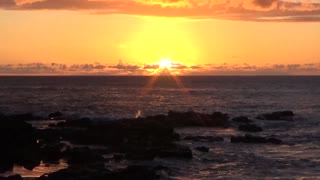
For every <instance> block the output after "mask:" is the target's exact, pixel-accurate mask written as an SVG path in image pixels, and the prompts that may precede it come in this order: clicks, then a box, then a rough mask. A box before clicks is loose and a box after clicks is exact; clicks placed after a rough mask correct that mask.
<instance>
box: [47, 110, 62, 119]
mask: <svg viewBox="0 0 320 180" xmlns="http://www.w3.org/2000/svg"><path fill="white" fill-rule="evenodd" d="M61 116H63V114H62V112H60V111H57V112H52V113H50V114H49V115H48V118H50V119H59V118H61Z"/></svg>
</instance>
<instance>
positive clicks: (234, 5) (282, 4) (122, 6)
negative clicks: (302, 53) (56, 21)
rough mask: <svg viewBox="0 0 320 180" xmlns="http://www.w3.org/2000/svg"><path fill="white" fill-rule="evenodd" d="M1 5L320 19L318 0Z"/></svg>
mask: <svg viewBox="0 0 320 180" xmlns="http://www.w3.org/2000/svg"><path fill="white" fill-rule="evenodd" d="M0 8H2V9H6V10H42V9H48V10H50V9H51V10H75V11H80V10H82V11H83V10H86V11H90V12H91V13H95V14H133V15H148V16H165V17H185V18H207V19H208V18H209V19H228V20H248V21H320V1H318V0H313V1H310V0H300V1H284V0H0Z"/></svg>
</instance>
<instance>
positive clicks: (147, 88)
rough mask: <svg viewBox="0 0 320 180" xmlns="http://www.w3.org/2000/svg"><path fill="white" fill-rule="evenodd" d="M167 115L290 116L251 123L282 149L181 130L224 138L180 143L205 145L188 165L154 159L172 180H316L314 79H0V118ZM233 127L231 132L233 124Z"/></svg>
mask: <svg viewBox="0 0 320 180" xmlns="http://www.w3.org/2000/svg"><path fill="white" fill-rule="evenodd" d="M169 110H174V111H189V110H193V111H196V112H203V113H212V112H215V111H221V112H223V113H228V114H229V115H230V117H231V118H232V117H236V116H240V115H246V116H248V117H250V118H252V119H254V118H255V117H256V116H257V115H259V114H262V113H269V112H273V111H282V110H292V111H293V112H294V113H295V114H296V116H295V121H294V122H286V121H275V122H270V121H263V120H255V123H256V124H258V125H260V126H261V127H263V128H264V131H262V132H260V133H256V135H261V136H274V137H276V138H279V139H281V140H283V141H284V142H285V144H283V145H261V144H260V145H256V144H233V143H230V142H229V139H230V136H231V135H240V134H243V133H242V132H239V131H237V130H236V127H235V128H229V129H212V128H183V129H177V130H176V131H177V132H179V134H180V135H181V136H182V137H184V136H188V135H208V136H223V137H224V138H225V141H224V142H192V141H185V140H183V141H181V142H180V143H182V144H185V145H188V146H190V147H192V148H194V147H197V146H207V147H209V148H210V151H209V153H201V152H197V151H193V153H194V158H193V159H192V160H189V161H183V160H166V159H158V160H156V162H157V163H160V164H164V165H166V166H168V167H170V168H171V169H172V172H171V174H170V177H171V178H174V179H320V76H208V77H207V76H192V77H189V76H178V77H172V76H143V77H142V76H107V77H100V76H99V77H97V76H91V77H81V76H70V77H0V113H4V114H17V113H26V112H31V113H34V114H35V115H37V116H40V117H42V118H43V119H48V114H49V113H51V112H56V111H60V112H62V113H63V114H64V115H65V118H68V119H72V118H74V119H77V118H83V117H89V118H91V119H94V120H116V119H119V118H126V117H127V118H128V117H129V118H133V117H136V116H149V115H156V114H167V112H168V111H169ZM233 126H236V125H233Z"/></svg>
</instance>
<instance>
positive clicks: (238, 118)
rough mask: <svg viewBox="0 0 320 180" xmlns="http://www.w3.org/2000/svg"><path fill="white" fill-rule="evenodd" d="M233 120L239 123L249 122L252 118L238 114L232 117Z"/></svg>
mask: <svg viewBox="0 0 320 180" xmlns="http://www.w3.org/2000/svg"><path fill="white" fill-rule="evenodd" d="M232 121H234V122H239V123H251V122H252V120H250V119H249V118H248V117H247V116H239V117H235V118H233V119H232Z"/></svg>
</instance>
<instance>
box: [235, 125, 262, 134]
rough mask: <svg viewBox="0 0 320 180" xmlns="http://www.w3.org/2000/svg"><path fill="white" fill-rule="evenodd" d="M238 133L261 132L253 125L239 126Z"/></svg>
mask: <svg viewBox="0 0 320 180" xmlns="http://www.w3.org/2000/svg"><path fill="white" fill-rule="evenodd" d="M239 131H245V132H260V131H262V128H261V127H259V126H257V125H255V124H241V125H239Z"/></svg>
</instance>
